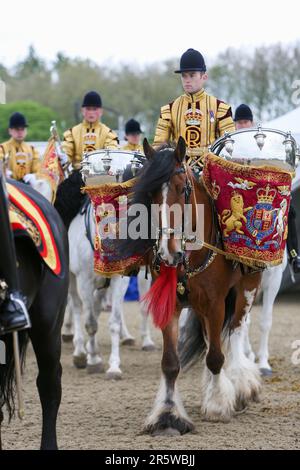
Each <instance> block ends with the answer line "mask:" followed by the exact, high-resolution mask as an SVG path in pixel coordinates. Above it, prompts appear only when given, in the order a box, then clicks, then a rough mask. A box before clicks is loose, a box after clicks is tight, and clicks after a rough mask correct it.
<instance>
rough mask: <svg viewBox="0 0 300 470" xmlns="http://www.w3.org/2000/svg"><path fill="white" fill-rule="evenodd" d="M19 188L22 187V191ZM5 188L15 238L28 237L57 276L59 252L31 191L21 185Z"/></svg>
mask: <svg viewBox="0 0 300 470" xmlns="http://www.w3.org/2000/svg"><path fill="white" fill-rule="evenodd" d="M21 186H24V190H23V189H21ZM6 187H7V192H8V197H9V219H10V223H11V226H12V229H13V232H14V234H15V236H27V237H30V238H31V240H32V241H33V243H34V245H35V246H36V248H37V250H38V252H39V254H40V256H41V258H42V259H43V260H44V262H45V263H46V264H47V266H48V267H49V268H50V269H51V270H52V271H53V273H54V274H56V275H58V276H59V275H60V274H61V271H62V267H61V262H60V256H59V250H58V248H57V244H56V241H55V237H54V235H53V231H52V229H51V226H50V223H49V221H48V220H47V218H46V216H45V213H44V212H43V211H42V210H41V208H40V206H39V205H38V204H37V203H36V202H35V201H34V199H33V198H32V197H30V195H29V194H30V193H32V192H33V190H32V189H31V191H30V189H29V188H27V187H26V186H25V185H21V183H19V184H17V183H14V184H10V183H7V184H6ZM35 192H36V191H35ZM37 195H38V193H37ZM38 196H39V195H38ZM44 201H46V200H44ZM46 202H48V201H46Z"/></svg>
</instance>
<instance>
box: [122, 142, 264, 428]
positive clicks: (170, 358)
mask: <svg viewBox="0 0 300 470" xmlns="http://www.w3.org/2000/svg"><path fill="white" fill-rule="evenodd" d="M144 153H145V155H146V157H147V159H148V162H147V163H146V165H145V166H144V168H143V170H142V171H141V173H140V175H139V176H138V179H137V183H136V185H135V187H134V188H133V199H132V205H135V204H139V205H140V204H142V205H143V206H144V207H146V208H148V209H151V207H152V205H153V204H157V205H159V206H160V213H159V220H158V227H157V232H156V233H157V237H155V236H152V235H150V234H148V237H146V239H144V238H142V237H141V238H140V239H138V240H133V239H130V238H127V240H125V241H124V243H123V244H122V246H121V249H122V251H123V250H125V249H126V250H127V253H128V255H130V254H131V253H138V252H140V253H145V252H147V251H150V250H154V255H153V270H152V273H153V276H154V278H155V282H154V284H153V286H152V288H151V290H150V291H149V295H148V296H147V298H146V299H145V300H146V301H147V302H148V306H149V310H150V311H151V313H152V314H153V318H154V323H155V324H156V325H157V326H159V327H160V328H161V331H162V335H163V356H162V362H161V367H162V377H161V384H160V387H159V391H158V394H157V398H156V401H155V404H154V407H153V409H152V411H151V413H150V414H149V416H148V418H147V420H146V424H145V432H148V433H150V434H166V433H167V434H169V433H170V434H174V433H181V434H183V433H186V432H188V431H191V430H192V429H193V427H194V426H193V424H192V422H191V420H190V418H189V417H188V416H187V414H186V412H185V410H184V407H183V405H182V403H181V400H180V397H179V392H178V389H177V377H178V374H179V371H180V367H181V366H182V367H187V366H188V365H190V364H192V363H193V362H194V361H195V359H197V358H199V357H200V356H202V357H203V359H204V361H203V362H204V368H203V377H202V394H201V408H202V413H203V415H204V417H205V418H206V419H208V420H213V421H225V422H226V421H228V420H230V418H231V417H232V416H233V415H234V414H235V412H236V411H241V409H244V407H245V406H246V404H247V403H248V402H249V401H251V400H257V399H258V395H259V391H260V375H259V370H258V367H257V365H256V364H254V363H253V361H251V360H249V359H248V358H247V357H246V355H245V354H244V347H243V343H244V331H245V321H246V317H247V315H248V313H249V311H250V309H251V306H252V303H253V300H254V298H255V294H256V291H257V289H258V287H259V283H260V279H261V274H260V273H257V272H256V273H254V274H243V272H242V270H241V268H240V266H239V265H238V264H234V263H232V262H231V261H229V260H227V259H226V258H225V257H224V256H223V255H221V254H216V253H215V252H214V251H212V250H209V249H207V248H205V247H203V245H201V243H200V244H199V248H198V249H195V250H193V251H190V252H189V253H188V252H186V251H185V246H184V240H183V234H181V235H180V236H179V238H178V236H177V237H175V235H177V234H178V233H179V231H181V229H180V230H178V225H177V226H176V227H175V226H174V223H175V222H174V218H173V217H172V216H171V217H170V219H168V214H167V210H168V208H170V207H172V205H173V204H177V205H179V207H180V208H181V214H184V212H183V209H184V205H185V204H190V205H191V211H190V214H189V218H190V219H189V220H184V219H185V217H184V216H182V225H185V224H190V226H191V227H192V229H193V232H195V229H196V223H197V222H199V220H197V217H196V215H197V207H196V205H197V204H202V205H203V207H204V227H203V230H204V241H205V242H206V243H209V244H211V245H215V246H216V245H218V228H217V224H215V223H214V215H213V213H214V212H213V208H212V201H211V199H210V197H209V195H208V194H207V192H206V190H205V188H204V186H203V184H202V182H201V180H200V181H198V180H197V179H196V178H195V177H194V175H193V173H192V170H191V168H190V167H189V166H188V164H187V163H186V161H185V155H186V146H185V141H184V139H182V138H180V139H179V141H178V144H177V147H176V148H175V149H172V148H169V147H162V148H161V149H160V150H158V151H155V150H154V149H153V148H152V147H151V146H150V145H149V144H148V142H147V140H146V139H145V141H144ZM129 211H130V209H129ZM154 218H155V217H153V216H152V213H150V216H149V212H148V221H149V222H150V224H151V223H155V220H154ZM131 220H132V218H131V217H130V212H129V224H130V222H131ZM180 220H181V219H180ZM202 222H203V221H202ZM180 224H181V222H180ZM184 229H185V227H182V232H184ZM151 233H153V232H151ZM219 247H220V246H219ZM180 280H182V282H181V283H180V284H181V287H182V286H183V287H184V286H185V292H186V293H187V296H186V298H184V294H183V290H180V295H177V297H176V291H177V290H178V287H179V281H180ZM186 305H188V306H190V308H191V310H190V312H189V315H188V318H187V323H186V328H185V331H184V335H183V336H184V337H183V338H181V339H180V342H179V353H180V354H179V353H178V348H177V341H178V319H179V315H180V312H181V310H182V307H183V306H186Z"/></svg>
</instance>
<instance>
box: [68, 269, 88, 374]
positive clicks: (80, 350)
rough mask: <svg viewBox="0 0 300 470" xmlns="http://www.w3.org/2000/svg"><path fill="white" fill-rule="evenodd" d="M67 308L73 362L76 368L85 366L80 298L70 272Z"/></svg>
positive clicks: (74, 279)
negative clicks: (70, 324)
mask: <svg viewBox="0 0 300 470" xmlns="http://www.w3.org/2000/svg"><path fill="white" fill-rule="evenodd" d="M68 308H69V309H70V310H71V311H72V314H73V324H74V338H73V345H74V351H73V364H74V366H75V367H77V369H84V368H85V367H86V349H85V345H84V334H83V331H82V327H81V308H82V305H81V300H80V298H79V296H78V292H77V284H76V277H75V275H74V274H72V273H70V284H69V295H68Z"/></svg>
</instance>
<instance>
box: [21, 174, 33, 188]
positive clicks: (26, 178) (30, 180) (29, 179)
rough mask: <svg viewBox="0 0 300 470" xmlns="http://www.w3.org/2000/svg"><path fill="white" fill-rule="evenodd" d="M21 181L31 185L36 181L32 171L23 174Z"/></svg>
mask: <svg viewBox="0 0 300 470" xmlns="http://www.w3.org/2000/svg"><path fill="white" fill-rule="evenodd" d="M23 181H24V183H29V184H30V185H32V184H34V183H35V182H36V176H35V174H34V173H27V175H25V176H23Z"/></svg>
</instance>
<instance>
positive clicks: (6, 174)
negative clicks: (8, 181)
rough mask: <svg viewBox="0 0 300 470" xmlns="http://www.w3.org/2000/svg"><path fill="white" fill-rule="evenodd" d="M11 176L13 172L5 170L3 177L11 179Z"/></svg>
mask: <svg viewBox="0 0 300 470" xmlns="http://www.w3.org/2000/svg"><path fill="white" fill-rule="evenodd" d="M12 174H13V172H12V171H11V170H8V169H7V170H5V176H6V178H11V177H12Z"/></svg>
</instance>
